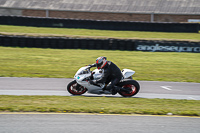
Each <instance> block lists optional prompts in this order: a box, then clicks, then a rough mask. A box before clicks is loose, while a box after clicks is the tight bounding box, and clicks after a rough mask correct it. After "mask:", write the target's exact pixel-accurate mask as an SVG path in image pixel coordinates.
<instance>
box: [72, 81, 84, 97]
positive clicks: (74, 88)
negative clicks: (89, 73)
mask: <svg viewBox="0 0 200 133" xmlns="http://www.w3.org/2000/svg"><path fill="white" fill-rule="evenodd" d="M76 86H77V83H75V84H72V85H71V86H70V87H69V91H70V93H71V94H73V95H81V94H83V93H85V92H86V88H85V87H83V86H80V87H79V88H80V91H78V90H77V89H76Z"/></svg>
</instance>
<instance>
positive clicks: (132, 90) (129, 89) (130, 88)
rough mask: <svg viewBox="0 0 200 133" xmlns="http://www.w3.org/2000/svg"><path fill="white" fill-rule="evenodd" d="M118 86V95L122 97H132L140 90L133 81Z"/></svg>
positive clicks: (137, 84)
mask: <svg viewBox="0 0 200 133" xmlns="http://www.w3.org/2000/svg"><path fill="white" fill-rule="evenodd" d="M119 86H120V87H122V90H120V91H119V92H118V93H119V94H120V95H121V96H123V97H132V96H134V95H136V94H137V93H138V92H139V90H140V85H139V83H138V82H137V81H135V80H127V81H123V82H121V83H120V85H119ZM124 90H125V91H124Z"/></svg>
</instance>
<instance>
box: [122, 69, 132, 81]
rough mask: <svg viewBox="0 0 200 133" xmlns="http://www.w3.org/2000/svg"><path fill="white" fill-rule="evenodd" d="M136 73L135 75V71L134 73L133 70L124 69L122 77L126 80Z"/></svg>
mask: <svg viewBox="0 0 200 133" xmlns="http://www.w3.org/2000/svg"><path fill="white" fill-rule="evenodd" d="M134 73H135V71H133V70H131V69H123V70H122V75H123V76H124V78H125V79H126V78H129V77H131V76H132V75H133V74H134Z"/></svg>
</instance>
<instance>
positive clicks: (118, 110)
mask: <svg viewBox="0 0 200 133" xmlns="http://www.w3.org/2000/svg"><path fill="white" fill-rule="evenodd" d="M199 105H200V101H197V100H196V101H195V100H169V99H144V98H114V97H84V96H74V97H66V96H1V97H0V111H4V112H57V113H100V114H150V115H166V114H167V113H172V114H173V115H184V116H200V106H199Z"/></svg>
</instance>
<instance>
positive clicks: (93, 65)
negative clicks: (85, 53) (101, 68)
mask: <svg viewBox="0 0 200 133" xmlns="http://www.w3.org/2000/svg"><path fill="white" fill-rule="evenodd" d="M88 66H90V67H96V63H95V64H92V65H90V64H89V65H88Z"/></svg>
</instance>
